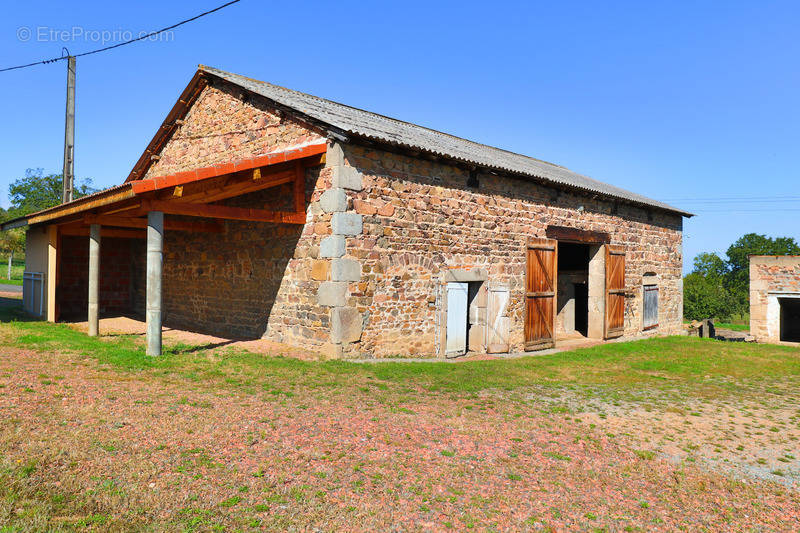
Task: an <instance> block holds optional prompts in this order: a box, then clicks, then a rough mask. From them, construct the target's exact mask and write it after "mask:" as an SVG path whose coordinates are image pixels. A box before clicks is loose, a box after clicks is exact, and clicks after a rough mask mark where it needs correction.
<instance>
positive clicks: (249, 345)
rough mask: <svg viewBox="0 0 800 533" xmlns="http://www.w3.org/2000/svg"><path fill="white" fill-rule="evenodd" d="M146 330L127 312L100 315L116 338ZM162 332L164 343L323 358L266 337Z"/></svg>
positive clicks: (78, 325) (104, 330) (81, 325)
mask: <svg viewBox="0 0 800 533" xmlns="http://www.w3.org/2000/svg"><path fill="white" fill-rule="evenodd" d="M69 326H70V327H73V328H75V329H77V330H79V331H83V332H85V331H88V329H89V325H88V323H87V322H73V323H70V324H69ZM146 331H147V326H146V324H145V322H144V321H142V320H136V319H133V318H130V317H124V316H118V317H113V318H103V319H100V334H101V335H102V336H105V337H107V338H113V337H114V336H117V335H138V336H140V337H142V338H144V336H145V333H146ZM162 336H163V339H164V342H165V343H167V342H173V343H183V344H191V345H196V346H205V347H208V348H220V347H223V346H224V347H229V348H238V349H242V350H247V351H250V352H253V353H260V354H264V355H271V356H274V355H287V356H290V357H296V358H298V359H304V360H311V359H319V358H320V355H319V354H317V353H314V352H309V351H308V350H301V349H299V348H295V347H293V346H289V345H288V344H281V343H278V342H273V341H269V340H266V339H256V340H233V339H226V338H223V337H215V336H213V335H206V334H203V333H196V332H193V331H186V330H180V329H174V328H163V333H162Z"/></svg>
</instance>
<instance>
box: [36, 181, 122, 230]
mask: <svg viewBox="0 0 800 533" xmlns="http://www.w3.org/2000/svg"><path fill="white" fill-rule="evenodd" d="M133 196H134V193H133V191H132V190H131V187H130V186H129V185H127V186H124V187H122V188H121V190H120V191H119V192H114V193H110V194H107V195H106V194H101V193H97V194H96V195H91V196H86V197H84V198H78V199H77V200H74V201H72V202H69V203H66V204H62V205H60V206H57V207H53V208H51V209H49V210H48V211H45V212H43V213H41V214H40V215H34V216H31V217H30V218H28V224H31V225H33V224H39V223H41V222H47V221H48V220H52V219H54V218H62V217H65V216H67V215H72V214H76V213H83V212H84V211H88V210H90V209H94V208H96V207H101V206H104V205H108V204H113V203H116V202H121V201H123V200H127V199H129V198H133Z"/></svg>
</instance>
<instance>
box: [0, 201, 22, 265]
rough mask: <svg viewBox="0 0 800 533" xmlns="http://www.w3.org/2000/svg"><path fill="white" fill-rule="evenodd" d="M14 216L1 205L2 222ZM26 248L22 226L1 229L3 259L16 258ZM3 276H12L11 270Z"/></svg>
mask: <svg viewBox="0 0 800 533" xmlns="http://www.w3.org/2000/svg"><path fill="white" fill-rule="evenodd" d="M10 218H12V215H11V213H10V212H8V211H6V210H5V209H3V208H2V207H0V222H5V221H6V220H8V219H10ZM24 249H25V231H24V230H23V229H22V228H16V229H12V230H7V231H0V255H2V256H3V259H7V258H11V259H13V258H14V255H15V254H18V253H20V252H22V251H23V250H24ZM0 272H5V269H0ZM3 277H9V279H10V277H11V273H10V271H9V272H8V273H7V274H4V276H3Z"/></svg>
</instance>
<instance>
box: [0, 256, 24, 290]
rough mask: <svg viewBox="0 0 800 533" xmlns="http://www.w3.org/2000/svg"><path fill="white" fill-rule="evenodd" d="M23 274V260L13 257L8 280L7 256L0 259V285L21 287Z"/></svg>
mask: <svg viewBox="0 0 800 533" xmlns="http://www.w3.org/2000/svg"><path fill="white" fill-rule="evenodd" d="M24 272H25V258H24V257H23V258H17V257H14V261H13V262H12V263H11V279H8V256H5V257H3V258H2V259H0V285H22V274H23V273H24Z"/></svg>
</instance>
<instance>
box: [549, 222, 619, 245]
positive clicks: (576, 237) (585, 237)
mask: <svg viewBox="0 0 800 533" xmlns="http://www.w3.org/2000/svg"><path fill="white" fill-rule="evenodd" d="M545 234H546V235H547V238H548V239H557V240H559V241H573V242H581V243H587V244H603V243H607V242H609V241H610V240H611V237H610V236H609V234H608V233H604V232H601V231H589V230H583V229H578V228H568V227H566V226H547V229H546V230H545Z"/></svg>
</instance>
